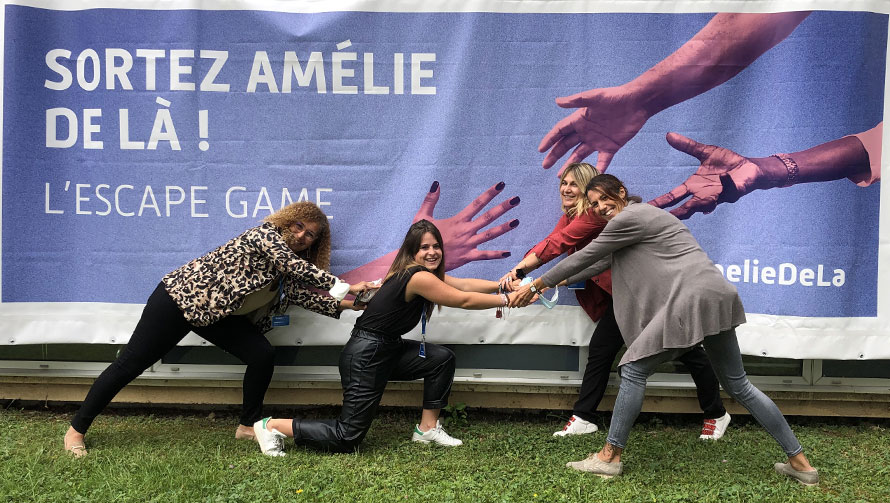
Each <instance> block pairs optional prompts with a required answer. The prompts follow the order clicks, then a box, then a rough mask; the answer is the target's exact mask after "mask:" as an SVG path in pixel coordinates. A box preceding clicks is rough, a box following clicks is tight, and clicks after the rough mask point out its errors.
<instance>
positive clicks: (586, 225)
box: [498, 211, 606, 290]
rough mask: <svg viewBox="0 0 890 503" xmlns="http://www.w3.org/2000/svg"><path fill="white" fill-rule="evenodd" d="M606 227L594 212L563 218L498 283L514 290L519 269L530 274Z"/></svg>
mask: <svg viewBox="0 0 890 503" xmlns="http://www.w3.org/2000/svg"><path fill="white" fill-rule="evenodd" d="M605 226H606V221H605V220H603V219H602V218H600V217H598V216H596V215H594V213H593V212H592V211H588V212H586V213H582V214H581V215H578V216H576V217H575V218H573V219H571V220H569V218H568V217H567V216H562V217H561V218H560V219H559V221H558V222H557V223H556V226H555V227H554V228H553V230H552V231H550V234H549V235H548V236H547V237H546V238H545V239H543V240H542V241H541V242H540V243H538V244H536V245H535V246H534V247H532V249H531V250H529V252H528V253H526V255H525V257H523V259H522V260H520V261H519V263H518V264H516V266H515V267H514V268H513V269H510V271H509V272H508V273H507V274H505V275H503V276H502V277H501V279H500V280H498V282H499V283H500V284H501V285H503V286H504V288H505V289H506V290H512V284H511V283H512V282H514V281H516V280H517V279H519V278H518V277H517V274H516V270H517V269H522V270H523V272H525V273H526V274H528V273H530V272H532V271H534V270H535V269H537V268H538V267H540V266H541V265H543V264H546V263H547V262H550V261H551V260H553V259H555V258H556V257H558V256H560V255H562V254H563V253H566V252H567V251H569V250H571V249H573V248H577V247H578V245H580V244H581V243H583V242H585V241H586V240H590V239H591V238H595V237H597V236H598V235H599V233H600V231H602V230H603V227H605Z"/></svg>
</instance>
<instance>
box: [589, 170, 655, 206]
mask: <svg viewBox="0 0 890 503" xmlns="http://www.w3.org/2000/svg"><path fill="white" fill-rule="evenodd" d="M621 189H624V197H621ZM591 190H598V191H600V192H602V193H603V194H605V196H606V197H608V198H609V199H614V200H615V201H623V202H624V204H625V205H626V204H627V203H628V202H629V201H633V202H636V203H641V202H643V198H642V197H640V196H632V195H630V192H629V191H628V190H627V187H625V186H624V184H623V183H621V180H619V179H618V177H617V176H614V175H610V174H606V173H604V174H602V175H596V176H595V177H593V178H591V179H590V181H589V182H588V183H587V187H585V188H584V193H585V194H587V193H588V192H590V191H591Z"/></svg>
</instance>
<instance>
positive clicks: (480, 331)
mask: <svg viewBox="0 0 890 503" xmlns="http://www.w3.org/2000/svg"><path fill="white" fill-rule="evenodd" d="M141 311H142V306H141V305H138V304H101V303H6V304H0V333H2V334H4V335H3V338H2V339H0V344H2V345H10V344H16V345H18V344H58V343H69V344H70V343H88V344H124V343H126V341H127V340H128V339H129V337H130V334H131V333H132V331H133V328H134V327H135V326H136V322H137V321H138V320H139V315H140V313H141ZM358 315H359V313H357V312H353V311H347V312H344V313H342V315H341V318H340V319H339V320H335V319H333V318H328V317H325V316H320V315H317V314H313V313H311V312H308V311H305V310H302V309H291V310H290V316H291V324H290V325H289V326H287V327H279V328H276V329H274V330H273V331H271V332H269V333H268V334H267V337H268V338H269V340H270V341H271V342H272V343H273V344H275V345H281V346H329V345H342V344H344V343H345V342H346V341H347V340H348V339H349V334H350V332H351V330H352V326H353V324H354V323H355V319H356V318H357V317H358ZM594 327H595V325H594V323H592V322H591V321H590V319H589V318H588V317H587V315H586V314H585V313H584V311H583V310H582V309H581V308H579V307H577V306H557V307H555V308H554V309H552V310H548V309H546V308H544V307H543V306H540V305H534V306H530V307H527V308H524V309H512V310H510V311H509V312H507V313H506V316H505V317H504V318H502V319H496V318H495V315H494V311H493V310H484V311H465V310H460V309H451V308H442V310H441V311H436V312H435V313H434V314H433V316H432V318H431V319H430V323H429V324H428V326H427V340H429V341H430V342H436V343H441V344H534V345H562V346H586V345H587V343H588V341H589V340H590V335H591V333H592V332H593V329H594ZM737 332H738V335H739V345H740V346H741V349H742V353H744V354H748V355H756V356H768V357H772V358H795V359H809V358H816V359H818V358H828V357H830V358H831V359H839V360H872V359H887V358H890V344H887V340H888V338H890V329H888V327H887V326H886V324H884V323H881V322H880V321H879V320H878V318H804V317H789V316H771V315H762V314H749V315H748V323H746V324H744V325H742V326H740V327H738V329H737ZM405 337H406V338H412V339H419V338H420V328H419V327H417V328H415V329H414V330H412V331H411V332H409V333H408V334H406V335H405ZM181 345H186V346H202V345H209V343H208V342H206V341H204V339H202V338H200V337H198V336H197V335H195V334H190V335H189V336H187V337H186V338H185V339H184V340H183V341H182V343H181Z"/></svg>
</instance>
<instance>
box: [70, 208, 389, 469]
mask: <svg viewBox="0 0 890 503" xmlns="http://www.w3.org/2000/svg"><path fill="white" fill-rule="evenodd" d="M330 234H331V233H330V227H329V226H328V219H327V216H325V214H324V213H323V212H322V211H321V210H320V209H319V208H318V206H316V205H314V204H312V203H310V202H298V203H293V204H290V205H288V206H286V207H284V208H282V209H281V210H279V211H278V212H277V213H274V214H272V215H270V216H269V217H268V218H266V219H265V221H264V222H263V223H262V224H260V225H258V226H256V227H253V228H251V229H248V230H247V231H245V232H244V233H243V234H241V235H240V236H238V237H236V238H234V239H232V240H231V241H229V242H227V243H226V244H224V245H222V246H220V247H219V248H217V249H215V250H213V251H211V252H209V253H207V254H206V255H203V256H201V257H198V258H196V259H194V260H192V261H191V262H189V263H188V264H186V265H184V266H182V267H180V268H179V269H176V270H175V271H173V272H171V273H169V274H167V275H166V276H164V278H163V279H162V280H161V282H160V284H158V286H157V288H155V291H154V293H152V294H151V296H150V297H149V298H148V302H147V303H146V305H145V309H144V310H143V311H142V317H141V318H140V320H139V323H138V324H137V325H136V329H135V330H134V332H133V335H132V336H131V337H130V341H129V343H128V344H127V346H126V347H125V348H123V349H122V350H121V352H120V355H119V356H118V358H117V360H115V361H114V362H113V363H111V365H109V366H108V368H107V369H105V371H104V372H102V374H101V375H100V376H99V377H98V378H97V379H96V382H95V383H93V386H92V387H91V388H90V391H89V393H88V394H87V396H86V399H85V400H84V402H83V404H82V405H81V407H80V409H79V410H78V411H77V413H76V414H75V416H74V419H73V420H72V421H71V427H70V428H69V429H68V432H67V433H66V434H65V450H66V451H70V452H71V453H72V454H74V455H75V456H76V457H81V456H83V455H85V454H86V452H87V451H86V447H85V445H84V442H83V439H84V435H85V434H86V432H87V429H88V428H89V427H90V424H92V422H93V419H95V417H96V416H97V415H98V414H99V413H101V412H102V410H103V409H104V408H105V407H106V406H107V405H108V403H109V402H110V401H111V400H112V399H113V398H114V397H115V395H117V393H118V392H119V391H120V390H121V389H123V387H124V386H126V385H127V384H129V383H130V382H131V381H132V380H133V379H135V378H136V377H138V376H139V375H140V374H142V372H143V371H144V370H145V369H147V368H148V367H149V366H150V365H151V364H152V363H154V362H156V361H157V360H159V359H160V358H161V357H162V356H164V355H165V354H166V353H167V352H168V351H170V349H172V348H173V347H174V346H176V344H177V343H178V342H179V341H180V340H182V338H183V337H185V335H186V334H188V333H189V332H192V331H193V332H195V333H196V334H198V335H200V336H201V337H203V338H205V339H207V340H208V341H210V342H212V343H213V344H215V345H216V346H217V347H219V348H221V349H223V350H225V351H227V352H229V353H231V354H232V355H234V356H235V357H237V358H238V359H240V360H241V361H243V362H244V363H245V364H246V365H247V370H246V371H245V373H244V385H243V388H244V394H243V404H242V412H241V418H240V425H239V426H238V429H237V430H236V431H235V438H253V428H252V425H253V423H254V422H256V421H257V420H258V419H260V418H261V417H262V406H263V397H264V396H265V394H266V389H267V388H268V387H269V382H270V381H271V379H272V372H273V370H274V356H275V351H274V348H273V347H272V345H271V344H269V341H268V340H266V338H265V336H264V335H263V334H264V333H265V332H267V331H269V330H270V329H271V328H272V324H273V320H272V318H273V317H276V318H277V320H276V325H279V324H282V325H283V324H286V322H285V320H286V316H283V313H284V311H285V310H286V309H287V308H288V306H290V305H298V306H300V307H303V308H305V309H309V310H310V311H314V312H316V313H319V314H324V315H326V316H330V317H333V318H339V316H340V311H342V310H343V309H356V308H355V307H354V306H353V304H352V301H349V300H344V297H345V296H346V294H347V293H352V294H355V293H358V292H360V291H362V290H364V289H367V288H373V286H372V285H370V284H367V283H359V284H356V285H349V284H348V283H345V282H343V281H341V280H340V279H339V278H337V277H336V276H333V275H332V274H330V273H329V272H328V271H327V268H328V267H329V264H330V258H331V236H330ZM311 288H314V289H318V290H327V291H328V292H329V294H330V296H326V295H322V294H319V293H317V292H315V291H313V290H311Z"/></svg>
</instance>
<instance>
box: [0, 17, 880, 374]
mask: <svg viewBox="0 0 890 503" xmlns="http://www.w3.org/2000/svg"><path fill="white" fill-rule="evenodd" d="M380 3H381V2H341V1H330V2H320V1H303V2H287V3H286V5H285V2H276V1H263V2H240V1H237V2H236V1H188V2H184V1H178V0H167V1H160V0H152V1H149V0H130V1H128V2H122V1H120V0H118V1H108V0H105V1H93V0H82V1H71V0H44V1H4V5H25V6H32V7H39V8H51V9H58V10H81V9H90V8H103V7H104V8H140V9H206V10H226V9H260V10H276V11H282V12H315V11H312V10H299V9H298V7H299V8H301V9H306V6H313V5H314V6H316V7H318V6H320V5H322V4H324V5H325V8H324V9H320V10H319V11H321V10H323V11H338V10H343V11H348V10H363V11H387V12H397V11H399V12H430V11H436V12H471V11H480V10H483V11H490V12H540V13H544V12H552V13H557V12H678V13H679V12H717V11H737V12H774V11H780V10H806V9H823V10H845V11H851V10H869V11H873V12H881V13H890V3H888V2H883V1H882V2H878V1H875V0H866V1H851V2H848V3H844V4H843V5H839V4H838V3H837V2H826V1H782V2H775V1H763V2H761V1H726V0H724V1H711V2H701V1H677V2H652V1H636V2H635V1H626V0H625V1H613V2H609V3H605V2H597V3H595V4H594V3H590V4H588V3H586V2H578V1H564V2H552V1H551V2H543V1H542V2H536V1H524V2H522V4H533V5H524V6H523V7H522V10H518V9H516V6H517V5H518V4H519V2H507V1H503V2H495V1H476V2H466V3H464V4H463V7H462V8H460V10H455V9H454V5H453V4H452V3H451V2H446V1H442V0H437V1H427V2H422V3H421V2H414V1H399V2H387V3H386V5H387V8H386V9H382V8H378V9H374V8H370V7H368V6H369V5H378V6H379V5H380ZM421 4H422V5H421ZM545 4H546V7H547V10H544V7H545ZM594 5H595V7H594ZM477 6H479V8H476V7H477ZM492 6H497V7H498V8H501V9H503V10H492V9H493V7H492ZM506 6H513V9H512V10H511V9H507V8H506ZM285 7H287V8H286V9H285ZM390 7H392V8H390ZM397 7H398V8H399V9H401V10H397ZM409 7H410V8H409ZM421 7H423V8H421ZM434 7H435V8H434ZM446 7H449V8H446ZM470 7H473V8H470ZM483 7H484V8H483ZM533 7H534V8H533ZM581 7H584V8H581ZM606 8H608V9H609V10H606ZM2 26H5V10H4V12H3V13H2V14H0V33H2ZM3 54H4V53H3V52H0V120H2V110H3V108H2V82H3V80H2V68H3ZM888 59H890V44H888ZM886 66H887V70H886V74H885V92H884V96H885V99H884V117H887V116H888V115H890V101H888V100H887V99H886V96H887V91H886V89H887V85H888V84H890V65H886ZM884 134H885V137H884V141H883V144H884V145H885V148H883V152H890V150H888V149H887V148H886V145H887V136H886V135H888V134H890V133H888V132H887V131H886V130H885V133H884ZM0 155H2V145H0ZM888 157H890V156H888V155H884V156H883V158H882V162H881V165H882V171H886V170H887V166H888V164H890V162H888V160H887V159H888ZM0 176H2V166H0ZM885 185H886V184H881V200H882V201H885V204H882V205H881V208H880V220H879V233H878V241H879V243H878V292H877V312H878V316H877V317H874V318H871V317H869V318H804V317H790V316H770V315H759V314H751V313H749V314H748V323H746V324H745V325H742V326H741V327H739V328H738V334H739V344H740V347H741V349H742V353H744V354H749V355H758V356H769V357H774V358H796V359H808V358H817V359H818V358H826V357H827V355H830V356H831V359H841V360H869V359H887V358H890V344H888V343H887V341H888V340H890V322H888V319H890V270H888V266H890V224H888V222H890V220H888V219H890V204H886V201H890V199H888V198H890V188H888V187H886V186H885ZM0 217H2V215H0ZM0 232H2V228H0ZM0 264H2V252H0ZM0 286H2V276H0ZM541 310H545V308H543V307H541V306H531V307H529V308H525V309H524V310H521V311H520V310H513V311H512V312H511V313H510V315H509V317H508V319H507V320H505V321H501V320H495V319H494V316H493V314H492V313H491V311H479V312H472V311H459V310H449V309H448V308H444V309H443V310H442V312H441V313H437V315H436V316H439V315H441V316H442V318H441V319H442V320H443V321H447V322H448V323H443V324H442V326H443V328H442V329H441V332H442V333H439V330H437V329H436V327H434V326H433V325H432V324H431V325H430V330H429V333H430V337H429V339H430V340H431V341H433V342H441V343H462V344H468V343H475V344H479V343H480V342H478V341H477V342H471V341H470V340H469V339H467V337H466V335H461V334H484V337H483V339H484V342H481V343H487V344H506V343H512V344H553V345H586V344H587V341H588V340H589V337H590V333H591V332H592V329H593V327H594V324H593V323H591V322H590V320H589V319H588V318H587V317H586V315H585V314H584V313H583V311H582V310H580V309H579V308H577V307H572V306H557V307H556V308H555V309H554V310H553V311H551V313H549V314H548V313H541V312H540V311H541ZM141 311H142V306H141V305H136V304H102V303H0V334H3V335H2V337H0V345H9V344H56V343H69V344H70V343H93V344H123V343H125V342H126V341H127V340H128V339H129V337H130V334H131V333H132V330H133V328H134V327H135V325H136V322H137V321H138V319H139V314H140V313H141ZM449 311H454V312H455V314H452V313H449ZM291 316H292V320H293V321H292V325H291V326H290V327H283V328H278V329H276V330H275V331H272V332H270V333H269V334H268V336H269V339H270V340H271V341H272V342H273V344H278V345H303V344H305V345H339V344H342V343H345V342H346V340H347V339H348V337H349V332H350V330H351V327H352V324H353V322H354V320H355V317H356V316H357V313H353V312H346V313H343V315H342V316H341V319H340V320H333V319H330V318H325V317H322V316H318V315H313V314H311V313H308V312H302V313H299V312H292V314H291ZM296 326H299V327H300V328H295V327H296ZM444 327H448V328H447V329H446V328H444ZM530 327H533V328H530ZM557 328H559V330H557ZM554 332H557V333H554ZM412 334H413V332H412ZM412 334H408V335H407V336H406V337H412ZM455 334H458V335H455ZM182 344H183V345H198V346H200V345H206V344H208V343H206V341H204V340H203V339H201V338H200V337H198V336H196V335H194V334H190V335H189V336H187V337H186V338H185V339H184V340H183V342H182Z"/></svg>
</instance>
